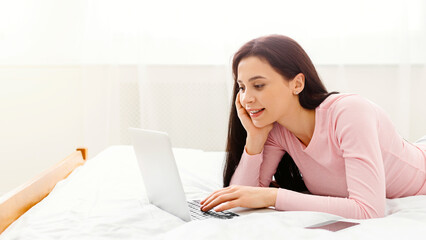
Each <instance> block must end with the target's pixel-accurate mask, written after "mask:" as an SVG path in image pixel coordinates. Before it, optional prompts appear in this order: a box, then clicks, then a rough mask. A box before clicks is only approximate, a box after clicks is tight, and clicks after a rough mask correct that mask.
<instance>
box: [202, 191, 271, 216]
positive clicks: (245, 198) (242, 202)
mask: <svg viewBox="0 0 426 240" xmlns="http://www.w3.org/2000/svg"><path fill="white" fill-rule="evenodd" d="M277 192H278V188H266V187H249V186H238V185H233V186H229V187H226V188H222V189H220V190H218V191H216V192H214V193H212V194H211V195H210V196H208V197H207V198H206V199H204V200H203V201H201V202H200V204H201V210H202V211H205V212H207V211H209V210H210V209H212V208H214V207H216V206H217V205H220V204H222V205H220V206H219V207H217V208H215V209H214V210H215V211H217V212H220V211H224V210H228V209H231V208H234V207H246V208H264V207H270V206H275V200H276V198H277Z"/></svg>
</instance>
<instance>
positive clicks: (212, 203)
mask: <svg viewBox="0 0 426 240" xmlns="http://www.w3.org/2000/svg"><path fill="white" fill-rule="evenodd" d="M232 69H233V75H234V80H235V83H234V95H233V100H234V101H233V103H234V102H235V108H234V107H233V108H232V111H231V115H230V120H229V130H228V143H227V150H226V151H227V157H226V165H225V169H224V187H225V188H223V189H221V190H218V191H216V192H214V193H212V194H211V195H210V196H208V197H207V198H206V199H204V200H203V201H201V204H202V206H201V209H202V210H203V211H208V210H210V209H212V208H215V210H216V211H223V210H227V209H230V208H233V207H248V208H262V207H270V206H273V207H275V209H277V210H297V211H319V212H326V213H331V214H335V215H340V216H342V217H346V218H355V219H366V218H374V217H383V216H384V215H385V206H386V204H385V199H386V198H398V197H405V196H413V195H420V194H426V185H425V179H426V178H425V163H426V143H425V142H423V143H416V144H412V143H409V142H407V141H405V140H404V139H403V138H402V137H401V136H400V135H398V133H397V131H396V130H395V127H394V126H393V125H392V123H391V121H390V119H389V117H388V116H387V115H386V113H385V112H384V111H383V110H382V109H381V108H380V107H379V106H377V105H375V104H374V103H372V102H370V101H368V100H367V99H364V98H363V97H361V96H358V95H356V94H339V93H337V92H332V93H328V92H327V90H326V88H325V87H324V85H323V83H322V82H321V80H320V78H319V76H318V74H317V72H316V70H315V67H314V66H313V64H312V62H311V60H310V58H309V57H308V55H307V54H306V53H305V51H304V50H303V49H302V48H301V47H300V45H299V44H298V43H296V42H295V41H294V40H292V39H291V38H288V37H285V36H280V35H271V36H266V37H261V38H257V39H254V40H252V41H250V42H248V43H246V44H245V45H243V46H242V47H241V48H240V49H239V51H238V52H237V53H236V54H235V55H234V58H233V64H232ZM273 176H274V177H275V181H273ZM230 185H231V186H230ZM277 185H278V186H279V188H276V186H277Z"/></svg>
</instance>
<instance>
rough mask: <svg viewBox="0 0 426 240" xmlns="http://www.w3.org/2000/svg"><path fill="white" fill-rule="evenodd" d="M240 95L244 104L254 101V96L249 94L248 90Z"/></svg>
mask: <svg viewBox="0 0 426 240" xmlns="http://www.w3.org/2000/svg"><path fill="white" fill-rule="evenodd" d="M240 97H241V98H240V102H241V103H242V104H243V106H245V105H246V104H248V103H252V102H253V101H254V96H253V95H252V94H248V93H247V92H245V93H243V94H241V95H240Z"/></svg>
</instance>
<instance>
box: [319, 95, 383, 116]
mask: <svg viewBox="0 0 426 240" xmlns="http://www.w3.org/2000/svg"><path fill="white" fill-rule="evenodd" d="M373 105H375V104H373V102H371V101H370V100H368V99H367V98H365V97H363V96H361V95H359V94H355V93H338V94H332V95H330V96H328V97H327V98H326V99H325V100H324V101H323V102H322V103H321V104H320V105H319V106H318V108H319V109H320V110H332V111H334V112H336V111H338V112H339V111H341V110H346V109H350V110H355V111H357V110H358V109H364V110H367V108H371V107H372V106H373Z"/></svg>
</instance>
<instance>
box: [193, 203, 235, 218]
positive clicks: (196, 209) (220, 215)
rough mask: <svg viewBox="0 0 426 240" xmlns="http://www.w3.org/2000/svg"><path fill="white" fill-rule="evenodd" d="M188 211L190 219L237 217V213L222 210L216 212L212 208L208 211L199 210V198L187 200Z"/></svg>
mask: <svg viewBox="0 0 426 240" xmlns="http://www.w3.org/2000/svg"><path fill="white" fill-rule="evenodd" d="M187 202H188V207H189V211H190V213H191V217H192V219H196V220H203V219H208V218H220V219H231V218H233V217H238V216H239V215H238V214H236V213H233V212H230V211H226V210H225V211H222V212H216V211H214V210H210V211H208V212H203V211H201V210H200V207H201V205H200V200H191V201H187Z"/></svg>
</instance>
